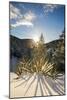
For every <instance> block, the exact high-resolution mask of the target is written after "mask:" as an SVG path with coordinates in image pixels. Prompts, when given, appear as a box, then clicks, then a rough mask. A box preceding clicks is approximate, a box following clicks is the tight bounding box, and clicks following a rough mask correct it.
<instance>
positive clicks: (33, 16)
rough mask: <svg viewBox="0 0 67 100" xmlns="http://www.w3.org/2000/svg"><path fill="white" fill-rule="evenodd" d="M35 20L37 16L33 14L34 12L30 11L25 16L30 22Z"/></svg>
mask: <svg viewBox="0 0 67 100" xmlns="http://www.w3.org/2000/svg"><path fill="white" fill-rule="evenodd" d="M35 18H36V16H35V14H34V13H32V11H28V13H26V14H25V15H24V19H25V20H28V21H33V20H34V19H35Z"/></svg>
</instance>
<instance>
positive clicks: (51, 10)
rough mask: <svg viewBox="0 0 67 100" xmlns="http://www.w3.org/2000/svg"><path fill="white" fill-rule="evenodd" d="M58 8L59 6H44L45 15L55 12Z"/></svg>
mask: <svg viewBox="0 0 67 100" xmlns="http://www.w3.org/2000/svg"><path fill="white" fill-rule="evenodd" d="M57 7H58V5H55V4H48V5H44V6H43V8H44V13H45V14H48V13H49V12H51V13H52V12H53V11H54V10H55V9H56V8H57Z"/></svg>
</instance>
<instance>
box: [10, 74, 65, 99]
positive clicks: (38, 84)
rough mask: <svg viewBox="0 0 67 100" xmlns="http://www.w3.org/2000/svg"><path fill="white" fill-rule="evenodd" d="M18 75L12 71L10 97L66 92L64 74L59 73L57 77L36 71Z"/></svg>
mask: <svg viewBox="0 0 67 100" xmlns="http://www.w3.org/2000/svg"><path fill="white" fill-rule="evenodd" d="M17 77H18V76H17V75H16V74H15V73H10V98H15V97H32V96H48V95H63V94H65V90H64V89H65V88H64V75H59V77H58V78H57V79H52V78H51V77H48V76H44V75H42V74H36V73H34V74H33V75H32V74H29V73H28V74H26V75H21V76H20V78H19V79H16V78H17Z"/></svg>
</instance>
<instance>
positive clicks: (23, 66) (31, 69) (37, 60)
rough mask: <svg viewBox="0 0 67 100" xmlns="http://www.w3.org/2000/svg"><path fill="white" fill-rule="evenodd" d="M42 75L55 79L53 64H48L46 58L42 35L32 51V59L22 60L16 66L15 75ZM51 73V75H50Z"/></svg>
mask: <svg viewBox="0 0 67 100" xmlns="http://www.w3.org/2000/svg"><path fill="white" fill-rule="evenodd" d="M35 72H36V73H42V74H43V75H48V76H50V77H55V76H56V74H57V72H56V67H54V63H52V62H49V58H48V57H47V49H46V46H45V44H44V40H43V35H41V37H40V41H39V42H38V43H37V45H36V46H35V47H34V48H33V50H32V57H31V58H30V59H28V60H26V58H24V59H22V60H21V61H20V63H19V64H18V65H17V70H16V73H17V74H18V75H21V74H22V73H32V74H33V73H35ZM52 72H53V73H52Z"/></svg>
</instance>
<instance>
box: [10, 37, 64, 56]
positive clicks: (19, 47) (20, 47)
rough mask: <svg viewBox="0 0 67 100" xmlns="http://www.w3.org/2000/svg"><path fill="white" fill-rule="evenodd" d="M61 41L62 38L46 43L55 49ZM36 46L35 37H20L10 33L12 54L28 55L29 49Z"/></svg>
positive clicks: (48, 46) (47, 46)
mask: <svg viewBox="0 0 67 100" xmlns="http://www.w3.org/2000/svg"><path fill="white" fill-rule="evenodd" d="M59 41H62V39H58V40H54V41H51V42H49V43H46V44H45V45H46V48H47V49H49V48H53V49H55V48H56V46H57V44H58V43H59ZM34 46H35V42H34V40H33V39H19V38H17V37H14V36H12V35H10V53H11V56H12V55H14V56H17V57H21V56H22V55H24V54H25V55H26V54H27V53H29V51H30V50H31V49H32V48H33V47H34Z"/></svg>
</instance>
